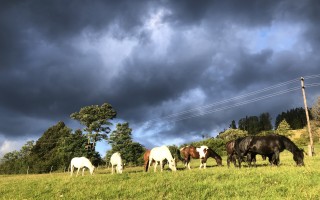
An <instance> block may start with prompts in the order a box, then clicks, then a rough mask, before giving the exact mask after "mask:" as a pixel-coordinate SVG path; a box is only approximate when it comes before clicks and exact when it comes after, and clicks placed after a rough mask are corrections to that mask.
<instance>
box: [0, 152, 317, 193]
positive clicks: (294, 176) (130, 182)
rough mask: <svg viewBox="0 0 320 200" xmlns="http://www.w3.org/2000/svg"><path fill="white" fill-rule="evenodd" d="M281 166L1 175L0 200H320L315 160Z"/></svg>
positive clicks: (288, 158)
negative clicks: (112, 172)
mask: <svg viewBox="0 0 320 200" xmlns="http://www.w3.org/2000/svg"><path fill="white" fill-rule="evenodd" d="M280 159H281V165H280V166H279V167H274V166H273V167H271V166H269V165H268V162H267V161H263V160H262V159H261V156H257V164H258V166H257V167H256V168H254V167H253V168H248V167H247V165H246V164H244V166H243V167H242V168H241V169H238V168H235V167H234V166H233V165H232V166H231V167H230V168H228V167H227V165H226V157H223V165H224V166H222V167H218V166H216V162H215V160H213V159H211V158H210V159H209V160H208V164H207V169H199V168H198V167H199V160H192V163H191V167H192V170H187V169H184V166H183V164H182V163H181V162H178V165H177V167H178V171H177V172H175V173H174V172H171V171H170V170H169V169H168V168H167V167H166V170H164V172H162V173H161V172H160V170H159V169H158V171H157V172H156V173H154V172H153V167H152V168H151V169H152V170H151V171H150V172H148V173H146V172H143V168H142V167H131V168H125V170H124V173H123V174H113V175H112V174H111V169H110V168H98V169H97V170H96V171H95V173H94V175H93V176H91V175H89V172H88V170H86V172H85V176H81V175H80V176H78V177H75V176H72V177H71V176H70V174H69V173H51V174H29V175H1V176H0V199H320V194H319V191H320V167H319V166H320V157H319V156H314V157H308V156H305V166H304V167H296V166H295V163H294V161H293V159H292V154H291V153H290V152H288V151H284V152H282V153H281V154H280Z"/></svg>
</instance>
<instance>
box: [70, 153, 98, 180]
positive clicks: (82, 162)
mask: <svg viewBox="0 0 320 200" xmlns="http://www.w3.org/2000/svg"><path fill="white" fill-rule="evenodd" d="M70 167H71V176H72V174H73V170H74V168H78V171H77V175H76V176H78V173H79V170H80V169H81V168H82V176H83V175H84V170H85V167H86V168H88V169H89V170H90V174H91V175H92V174H93V171H94V166H93V165H92V164H91V162H90V160H89V159H88V158H86V157H74V158H72V160H71V163H70Z"/></svg>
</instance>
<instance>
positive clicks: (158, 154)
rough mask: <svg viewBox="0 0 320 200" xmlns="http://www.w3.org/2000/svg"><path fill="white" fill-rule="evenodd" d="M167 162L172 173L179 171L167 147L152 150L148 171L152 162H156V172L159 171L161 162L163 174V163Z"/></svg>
mask: <svg viewBox="0 0 320 200" xmlns="http://www.w3.org/2000/svg"><path fill="white" fill-rule="evenodd" d="M165 159H166V160H167V161H168V163H169V168H170V169H171V170H172V171H177V168H176V162H175V159H174V158H173V157H172V155H171V152H170V150H169V148H168V147H167V146H161V147H155V148H153V149H151V151H150V154H149V166H148V170H149V169H150V166H151V164H152V162H153V161H154V162H155V164H154V172H156V171H157V165H158V162H160V168H161V172H162V171H163V161H164V160H165Z"/></svg>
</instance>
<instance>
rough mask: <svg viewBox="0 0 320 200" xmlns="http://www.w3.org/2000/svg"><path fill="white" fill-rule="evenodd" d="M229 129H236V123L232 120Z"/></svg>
mask: <svg viewBox="0 0 320 200" xmlns="http://www.w3.org/2000/svg"><path fill="white" fill-rule="evenodd" d="M229 128H231V129H237V125H236V122H235V121H234V120H232V122H231V124H230V126H229Z"/></svg>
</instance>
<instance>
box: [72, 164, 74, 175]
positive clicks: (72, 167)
mask: <svg viewBox="0 0 320 200" xmlns="http://www.w3.org/2000/svg"><path fill="white" fill-rule="evenodd" d="M73 170H74V166H71V176H72V174H73Z"/></svg>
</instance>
